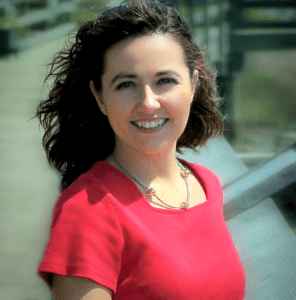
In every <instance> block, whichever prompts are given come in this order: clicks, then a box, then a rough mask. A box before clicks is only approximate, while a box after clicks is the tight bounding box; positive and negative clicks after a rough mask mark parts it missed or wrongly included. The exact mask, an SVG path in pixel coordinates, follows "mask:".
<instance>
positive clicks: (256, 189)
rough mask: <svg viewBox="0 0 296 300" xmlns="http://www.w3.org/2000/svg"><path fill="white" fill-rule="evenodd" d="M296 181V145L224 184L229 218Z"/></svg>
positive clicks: (227, 218)
mask: <svg viewBox="0 0 296 300" xmlns="http://www.w3.org/2000/svg"><path fill="white" fill-rule="evenodd" d="M293 182H296V144H294V145H292V146H291V147H290V148H289V149H288V150H286V151H284V152H282V153H281V154H279V155H278V156H276V157H274V158H272V159H271V160H270V161H268V162H267V163H265V164H263V165H261V166H259V167H257V168H256V169H255V170H250V171H249V172H247V173H246V174H244V175H243V176H241V177H239V178H237V179H236V180H235V181H234V182H231V183H230V184H228V185H226V186H225V187H224V201H225V202H224V203H225V204H224V216H225V219H226V220H229V219H230V218H232V217H234V216H236V215H238V214H240V213H242V212H244V211H246V210H247V209H249V208H250V207H252V206H254V205H256V204H258V203H259V202H261V201H263V200H264V199H266V198H267V197H270V196H271V195H273V194H274V193H276V192H278V191H280V190H282V189H283V188H285V187H286V186H288V185H290V184H291V183H293Z"/></svg>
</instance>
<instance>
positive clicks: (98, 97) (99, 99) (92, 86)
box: [89, 80, 107, 115]
mask: <svg viewBox="0 0 296 300" xmlns="http://www.w3.org/2000/svg"><path fill="white" fill-rule="evenodd" d="M89 87H90V90H91V92H92V93H93V95H94V97H95V98H96V101H97V103H98V106H99V108H100V110H101V112H102V113H103V114H104V115H107V109H106V106H105V104H104V102H103V99H102V96H101V95H100V93H99V92H98V91H97V90H96V88H95V84H94V82H93V80H91V81H90V82H89Z"/></svg>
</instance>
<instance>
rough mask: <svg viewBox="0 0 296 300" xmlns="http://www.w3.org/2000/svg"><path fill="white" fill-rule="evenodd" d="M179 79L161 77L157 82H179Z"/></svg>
mask: <svg viewBox="0 0 296 300" xmlns="http://www.w3.org/2000/svg"><path fill="white" fill-rule="evenodd" d="M177 83H178V82H177V80H175V79H174V78H161V79H160V80H158V82H157V84H177Z"/></svg>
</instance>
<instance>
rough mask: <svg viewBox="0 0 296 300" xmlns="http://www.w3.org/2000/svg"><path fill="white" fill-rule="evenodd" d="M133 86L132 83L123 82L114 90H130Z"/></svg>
mask: <svg viewBox="0 0 296 300" xmlns="http://www.w3.org/2000/svg"><path fill="white" fill-rule="evenodd" d="M134 86H135V83H134V82H133V81H124V82H122V83H120V84H119V85H118V86H117V87H116V89H117V90H124V89H128V88H131V87H134Z"/></svg>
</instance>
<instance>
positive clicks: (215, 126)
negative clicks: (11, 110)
mask: <svg viewBox="0 0 296 300" xmlns="http://www.w3.org/2000/svg"><path fill="white" fill-rule="evenodd" d="M153 33H156V34H170V35H172V36H173V37H174V38H175V39H176V40H177V41H178V42H179V43H180V44H181V45H182V47H183V49H184V57H185V61H186V64H187V66H188V68H189V72H190V76H191V78H192V77H193V74H194V71H195V70H198V72H199V84H198V85H197V87H196V91H195V95H194V99H193V102H192V106H191V111H190V115H189V119H188V123H187V126H186V128H185V130H184V132H183V134H182V135H181V136H180V138H179V139H178V141H177V149H176V150H177V151H178V152H179V153H182V149H181V148H190V149H196V147H197V146H203V145H204V144H205V143H206V141H207V140H208V139H210V138H212V137H214V136H218V135H222V133H223V117H222V116H221V114H220V110H219V102H220V99H219V97H217V93H216V91H217V89H216V76H215V74H214V73H213V72H211V71H210V70H209V69H208V68H207V67H206V64H205V60H204V56H203V54H202V52H201V50H200V49H199V48H198V47H197V45H195V44H194V43H193V41H192V35H191V31H190V28H189V26H188V24H187V23H186V22H185V21H184V20H183V19H182V18H181V17H180V15H179V14H178V13H177V11H176V10H175V9H173V8H170V7H168V6H166V5H164V4H161V3H159V2H156V1H149V2H145V1H141V0H133V1H125V2H123V3H122V4H121V5H119V6H116V7H111V8H106V9H105V10H103V12H102V13H101V14H100V15H98V16H97V17H96V18H95V19H94V20H92V21H87V22H85V23H83V24H82V25H81V26H80V28H79V29H78V32H77V34H76V37H75V41H74V42H73V43H72V44H71V45H70V46H69V47H68V49H64V50H62V51H61V52H59V53H57V54H56V55H55V57H54V60H53V62H52V64H51V68H50V71H49V73H48V75H47V76H46V78H45V82H47V80H50V79H52V78H53V79H54V82H53V84H52V87H51V89H50V92H49V95H48V97H47V99H45V100H44V101H41V102H40V104H39V105H38V109H37V114H36V115H37V117H38V118H39V120H40V124H41V125H42V126H43V127H44V129H45V134H44V136H43V146H44V149H45V152H46V154H47V159H48V161H49V163H50V164H51V165H52V166H53V167H54V168H55V169H57V170H58V171H59V172H60V174H61V175H62V180H61V190H64V189H65V188H67V187H68V186H69V185H70V184H71V183H72V182H73V181H74V180H75V179H76V178H77V177H78V176H79V175H80V174H82V173H83V172H86V171H87V170H88V169H90V167H91V166H92V165H93V164H94V163H95V162H97V161H100V160H104V159H106V158H107V157H108V156H109V155H110V154H111V153H112V152H113V149H114V146H115V138H114V133H113V131H112V129H111V126H110V125H109V121H108V119H107V117H106V116H105V115H104V114H103V113H102V112H101V111H100V109H99V107H98V105H97V102H96V100H95V98H94V95H93V94H92V92H91V90H90V86H89V83H90V81H91V80H93V81H94V85H95V88H96V89H97V90H98V91H100V90H101V76H102V74H103V72H104V62H105V61H104V55H105V53H106V51H107V50H108V49H109V48H110V47H111V46H112V45H114V44H115V43H118V42H119V41H121V40H123V39H125V38H127V37H131V36H132V37H133V36H143V35H148V34H153Z"/></svg>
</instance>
